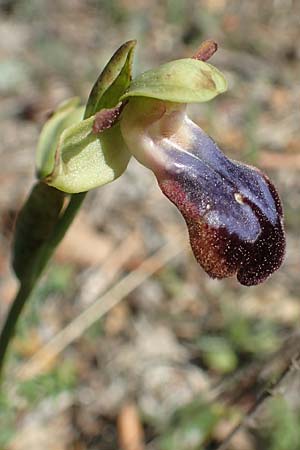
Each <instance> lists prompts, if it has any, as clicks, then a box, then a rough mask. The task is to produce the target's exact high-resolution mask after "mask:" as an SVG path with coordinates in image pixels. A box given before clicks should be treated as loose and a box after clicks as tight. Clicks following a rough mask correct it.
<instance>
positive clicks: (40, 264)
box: [0, 192, 86, 379]
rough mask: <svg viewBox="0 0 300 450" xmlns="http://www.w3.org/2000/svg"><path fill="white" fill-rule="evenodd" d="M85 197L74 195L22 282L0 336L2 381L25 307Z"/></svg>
mask: <svg viewBox="0 0 300 450" xmlns="http://www.w3.org/2000/svg"><path fill="white" fill-rule="evenodd" d="M85 196H86V192H82V193H80V194H74V195H72V197H71V199H70V202H69V204H68V206H67V208H66V210H65V212H64V214H63V215H62V217H61V218H60V219H59V220H58V222H57V224H56V225H55V227H54V230H53V232H52V234H51V236H50V238H49V239H48V240H47V241H46V242H45V243H44V244H43V245H42V246H41V248H40V250H39V253H38V255H37V257H36V258H35V260H34V262H33V264H32V267H31V271H30V272H31V274H32V276H28V277H27V278H26V279H24V280H22V281H21V284H20V287H19V290H18V293H17V295H16V297H15V299H14V300H13V303H12V306H11V308H10V310H9V312H8V314H7V317H6V320H5V323H4V326H3V328H2V331H1V334H0V379H1V375H2V370H3V363H4V360H5V356H6V353H7V348H8V346H9V343H10V341H11V339H12V337H13V335H14V332H15V328H16V324H17V321H18V319H19V317H20V314H21V312H22V310H23V307H24V305H25V303H26V302H27V300H28V298H29V297H30V295H31V293H32V291H33V290H34V288H35V286H36V284H37V281H38V280H39V278H40V276H41V274H42V272H43V270H44V269H45V267H46V265H47V263H48V261H49V259H50V258H51V256H52V254H53V253H54V251H55V249H56V247H57V246H58V244H59V243H60V241H61V240H62V239H63V237H64V235H65V233H66V232H67V230H68V228H69V227H70V225H71V223H72V222H73V219H74V218H75V216H76V214H77V212H78V211H79V209H80V206H81V204H82V202H83V200H84V198H85Z"/></svg>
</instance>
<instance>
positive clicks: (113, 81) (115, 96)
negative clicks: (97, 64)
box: [84, 40, 136, 119]
mask: <svg viewBox="0 0 300 450" xmlns="http://www.w3.org/2000/svg"><path fill="white" fill-rule="evenodd" d="M135 45H136V41H134V40H133V41H128V42H125V44H123V45H122V46H121V47H120V48H119V49H118V50H117V51H116V52H115V53H114V55H113V56H112V58H111V59H110V61H109V62H108V64H107V65H106V66H105V68H104V70H103V72H102V73H101V74H100V76H99V78H98V79H97V81H96V83H95V84H94V86H93V88H92V90H91V93H90V95H89V98H88V102H87V105H86V110H85V113H84V118H85V119H87V118H88V117H91V116H93V115H94V114H96V112H98V111H100V110H101V109H103V108H113V107H114V106H116V105H117V104H118V102H119V101H120V97H121V95H122V94H123V93H124V92H125V91H126V89H127V88H128V87H129V84H130V81H131V70H132V62H133V52H134V48H135Z"/></svg>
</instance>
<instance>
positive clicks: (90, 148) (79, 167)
mask: <svg viewBox="0 0 300 450" xmlns="http://www.w3.org/2000/svg"><path fill="white" fill-rule="evenodd" d="M94 119H95V116H92V117H90V118H89V119H86V120H83V121H81V122H79V123H78V124H77V125H74V126H71V127H69V128H67V129H66V130H65V131H64V132H63V133H62V135H61V139H60V141H59V144H58V150H57V161H56V166H55V169H54V171H53V173H52V174H51V175H50V176H49V177H48V178H47V180H45V181H46V182H47V183H48V184H49V185H51V186H54V187H56V188H57V189H60V190H62V191H64V192H67V193H70V194H74V193H78V192H85V191H89V190H90V189H93V188H95V187H99V186H102V185H104V184H107V183H110V182H111V181H113V180H115V179H116V178H118V177H119V176H120V175H122V173H123V172H124V170H125V169H126V167H127V165H128V162H129V159H130V154H129V152H128V150H127V147H126V144H125V142H124V140H123V138H122V135H121V132H120V127H119V124H116V125H114V126H113V127H111V128H109V129H107V130H105V131H103V132H102V133H99V134H96V133H94V132H93V129H92V127H93V122H94Z"/></svg>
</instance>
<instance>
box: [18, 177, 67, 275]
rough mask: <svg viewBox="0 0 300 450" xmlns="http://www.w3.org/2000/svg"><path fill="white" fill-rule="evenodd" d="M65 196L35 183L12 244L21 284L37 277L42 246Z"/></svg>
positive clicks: (52, 227)
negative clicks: (36, 272)
mask: <svg viewBox="0 0 300 450" xmlns="http://www.w3.org/2000/svg"><path fill="white" fill-rule="evenodd" d="M64 199H65V194H64V193H63V192H61V191H58V190H57V189H54V188H53V187H50V186H47V185H46V184H44V183H42V182H38V183H36V184H35V185H34V186H33V188H32V190H31V192H30V194H29V196H28V198H27V200H26V203H25V204H24V206H23V208H22V209H21V211H20V213H19V215H18V218H17V221H16V227H15V234H14V241H13V261H12V265H13V269H14V271H15V274H16V276H17V277H18V278H19V280H20V281H22V280H26V281H27V282H29V281H30V279H31V278H34V277H35V270H36V269H37V267H38V265H37V264H36V263H37V259H38V258H39V256H40V250H41V248H42V246H43V245H44V244H45V242H47V240H48V239H49V237H50V236H51V234H52V232H53V230H54V227H55V225H56V224H57V221H58V219H59V217H60V215H61V212H62V209H63V205H64Z"/></svg>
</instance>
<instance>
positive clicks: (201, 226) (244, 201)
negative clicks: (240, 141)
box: [157, 124, 285, 286]
mask: <svg viewBox="0 0 300 450" xmlns="http://www.w3.org/2000/svg"><path fill="white" fill-rule="evenodd" d="M193 126H194V127H196V126H195V125H194V124H193ZM197 130H198V131H197V132H195V129H194V130H193V135H194V137H195V139H194V141H193V142H192V144H191V145H190V148H187V149H185V151H181V150H179V149H178V148H176V146H172V145H170V142H169V143H164V144H162V147H163V151H164V153H165V154H166V155H167V161H168V163H167V164H166V167H165V170H164V171H163V172H162V171H160V173H159V174H157V176H158V181H159V185H160V187H161V189H162V191H163V192H164V194H165V195H166V196H167V197H168V198H169V199H170V200H171V201H172V202H173V203H174V204H175V205H176V206H177V207H178V209H179V210H180V212H181V213H182V215H183V217H184V219H185V221H186V223H187V226H188V230H189V235H190V241H191V246H192V249H193V252H194V255H195V257H196V259H197V261H198V262H199V263H200V264H201V266H202V267H203V269H204V270H205V271H206V272H207V273H208V274H209V275H210V276H211V277H213V278H224V277H229V276H232V275H234V274H236V275H237V278H238V280H239V282H240V283H241V284H243V285H246V286H252V285H256V284H258V283H261V282H262V281H264V280H265V279H266V278H267V277H268V276H269V275H271V274H272V273H273V272H274V271H275V270H276V269H278V268H279V267H280V265H281V263H282V261H283V258H284V253H285V235H284V230H283V220H282V207H281V203H280V199H279V196H278V194H277V191H276V189H275V187H274V185H273V184H272V183H271V182H270V180H269V179H268V178H267V177H266V176H265V175H264V174H263V173H262V172H260V171H259V170H257V169H255V168H253V167H250V166H246V165H243V164H241V163H238V162H235V161H231V160H230V159H228V158H226V157H225V155H224V154H223V153H222V152H221V151H220V150H219V149H218V147H217V146H216V144H215V143H214V142H213V141H212V140H211V139H210V138H209V137H208V136H207V135H205V133H204V132H203V131H202V130H201V129H199V128H198V127H197Z"/></svg>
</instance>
